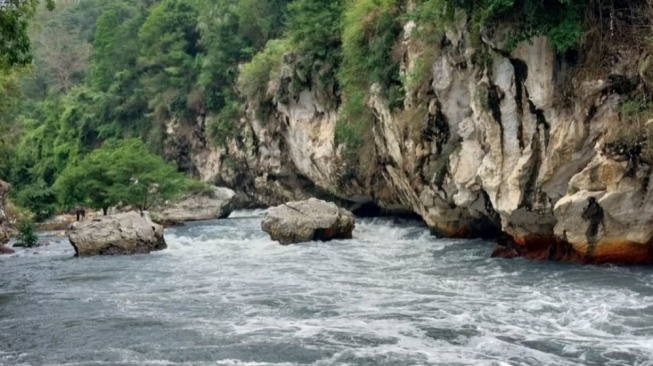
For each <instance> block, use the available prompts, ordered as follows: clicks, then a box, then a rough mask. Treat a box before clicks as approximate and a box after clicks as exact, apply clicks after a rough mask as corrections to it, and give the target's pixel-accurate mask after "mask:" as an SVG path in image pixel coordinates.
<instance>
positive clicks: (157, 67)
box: [0, 0, 587, 219]
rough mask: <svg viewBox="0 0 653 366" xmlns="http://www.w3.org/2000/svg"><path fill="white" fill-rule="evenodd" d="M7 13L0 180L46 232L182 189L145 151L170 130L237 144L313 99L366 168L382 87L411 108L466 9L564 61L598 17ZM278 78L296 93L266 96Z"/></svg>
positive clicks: (497, 6)
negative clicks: (256, 122)
mask: <svg viewBox="0 0 653 366" xmlns="http://www.w3.org/2000/svg"><path fill="white" fill-rule="evenodd" d="M5 3H6V2H5ZM9 3H10V4H13V5H9V7H5V8H0V30H1V32H0V34H2V36H0V162H2V163H1V164H0V176H2V177H3V178H4V179H7V180H9V181H10V182H11V183H12V184H13V185H14V187H15V188H16V189H15V190H14V192H13V193H12V195H13V198H14V199H15V200H16V201H17V202H18V203H19V204H20V205H21V206H23V207H26V208H28V209H30V210H31V211H33V212H34V213H35V214H36V215H37V218H38V219H43V218H45V217H47V216H49V215H51V214H52V213H53V212H55V211H56V210H58V209H65V208H68V207H70V206H71V205H74V204H87V205H91V206H92V207H96V208H103V209H104V208H106V207H108V206H110V205H113V204H116V203H118V202H123V203H125V202H128V203H130V204H134V205H136V206H139V207H140V208H146V207H147V206H149V205H150V204H151V203H152V202H150V199H149V195H148V192H154V191H153V188H152V187H154V185H158V192H160V193H161V196H162V197H167V196H168V193H167V189H168V187H167V185H166V184H164V182H163V181H161V180H160V179H159V178H160V177H161V176H162V175H163V172H165V175H170V176H173V177H174V179H172V181H174V182H176V181H178V180H180V179H181V178H179V177H178V176H177V175H176V173H175V168H174V167H172V166H171V165H166V164H163V161H162V160H160V159H159V158H156V157H155V156H154V155H151V154H150V152H151V153H154V154H161V153H162V152H163V151H164V146H163V139H164V131H165V130H166V123H168V122H170V121H171V120H175V121H177V122H179V123H180V124H182V125H183V124H186V125H190V124H195V123H197V121H198V118H200V117H201V118H202V120H203V121H205V124H202V126H203V127H202V128H204V129H205V131H202V134H203V135H204V136H202V137H203V138H206V139H207V140H209V142H210V143H212V144H218V145H226V144H225V142H226V141H227V140H229V139H231V138H233V137H238V136H239V135H241V134H244V133H245V132H244V131H240V130H239V123H238V121H239V119H240V118H241V117H242V115H243V113H244V111H245V103H246V102H249V103H250V107H256V106H257V105H258V107H259V109H262V110H263V109H265V108H268V109H267V110H270V106H271V105H272V103H273V102H274V101H277V102H278V101H282V102H286V101H288V99H289V98H293V97H295V96H296V94H297V93H298V92H299V91H301V90H303V89H304V88H314V89H320V88H322V89H329V90H331V91H332V93H331V94H333V95H335V99H336V100H331V101H328V102H329V103H332V104H333V105H337V106H338V107H340V111H341V115H340V118H339V120H338V123H337V126H336V142H338V143H343V144H345V145H346V148H347V149H346V151H348V152H349V154H348V156H349V157H350V158H356V157H357V155H356V154H357V150H358V149H359V148H360V147H361V146H363V145H364V141H366V139H367V136H368V134H369V131H370V130H371V126H372V122H373V120H374V116H373V115H372V114H371V111H370V109H369V108H368V107H367V103H368V98H369V95H370V90H371V88H372V87H374V88H375V91H376V92H378V93H380V94H381V96H382V97H384V98H385V100H387V101H388V103H389V105H390V107H391V108H395V109H397V108H402V107H403V105H404V102H405V101H404V98H405V95H406V93H409V94H410V93H412V92H413V91H416V90H418V89H419V87H420V85H427V84H428V78H429V72H430V71H429V70H430V67H429V65H430V63H429V61H430V59H432V57H433V53H432V52H431V53H429V52H428V51H429V50H434V49H436V48H437V47H439V46H440V44H441V34H442V33H441V31H442V29H443V27H444V26H445V25H447V24H450V23H451V22H453V21H456V19H457V17H459V14H460V12H459V11H458V10H460V9H462V10H464V11H465V13H466V14H468V15H469V19H470V21H469V22H468V25H467V26H468V27H469V29H470V30H471V31H472V34H473V35H474V37H475V38H476V40H478V39H480V37H481V33H482V31H483V30H485V31H488V29H489V30H491V28H492V27H493V25H494V24H496V23H497V20H501V19H505V20H508V21H510V22H511V24H514V27H513V28H514V32H513V34H512V35H511V41H512V43H513V44H516V42H519V41H522V40H527V39H530V38H531V37H533V36H537V35H546V36H548V37H549V38H550V39H551V40H552V41H553V44H554V45H555V47H556V49H557V50H558V51H559V52H565V51H567V50H569V49H572V48H574V47H575V46H576V45H577V43H578V41H579V39H580V38H581V35H582V32H583V28H582V25H583V24H584V23H583V20H584V19H583V16H584V12H585V11H586V10H587V4H586V3H585V2H580V1H577V0H551V1H544V2H543V1H536V0H523V1H516V0H473V1H472V0H416V1H415V2H414V6H409V5H408V3H407V1H405V0H84V1H77V0H59V1H57V2H56V5H57V6H56V9H54V10H52V7H51V5H53V4H54V3H53V1H51V0H48V1H41V2H40V4H41V5H40V7H41V8H40V10H39V11H38V12H37V11H36V9H37V7H38V6H39V1H38V0H29V1H18V0H11V1H9ZM46 5H47V8H50V11H48V10H46ZM457 9H458V10H457ZM31 17H34V18H35V20H34V22H33V26H32V27H31V28H29V29H28V27H27V24H28V23H27V20H28V19H30V18H31ZM408 20H414V21H416V22H417V24H418V27H416V28H415V29H416V30H415V31H416V32H420V34H419V37H418V38H419V39H420V40H421V42H422V43H421V44H420V47H421V48H423V49H424V52H423V54H422V57H424V60H421V62H422V63H423V65H425V66H424V67H423V68H421V70H422V71H421V72H419V73H417V75H402V74H401V72H400V61H401V60H400V59H398V56H397V55H398V53H397V49H400V47H401V34H402V32H403V29H404V25H405V24H406V22H407V21H408ZM30 39H31V41H30ZM399 54H400V53H399ZM289 55H290V56H291V57H289ZM281 75H284V77H286V76H290V79H291V81H290V85H283V86H279V85H278V84H279V83H277V84H275V83H270V82H271V81H275V80H276V79H279V76H281ZM276 81H278V80H276ZM275 86H276V88H275ZM281 87H284V88H286V89H284V90H282V91H281V92H282V93H285V95H278V94H279V93H280V91H279V90H280V88H281ZM275 93H277V94H276V95H275ZM259 112H260V111H259ZM125 139H126V140H125ZM121 140H125V141H124V142H120V141H121ZM136 141H139V142H138V143H137V142H136ZM140 141H142V142H144V143H142V142H140ZM134 156H140V158H138V159H132V160H134V161H131V160H130V159H131V158H133V157H134ZM112 159H113V160H112ZM119 164H124V166H122V165H121V166H119ZM134 164H142V165H134ZM162 164H163V165H162ZM150 168H151V169H153V170H152V172H156V173H152V174H153V175H152V176H149V175H147V174H145V173H142V172H144V171H147V169H150ZM138 172H141V173H138ZM139 174H140V175H139ZM142 174H145V175H142ZM148 174H149V173H148ZM132 178H134V179H138V182H139V184H131V183H130V180H129V179H132ZM119 191H120V192H119Z"/></svg>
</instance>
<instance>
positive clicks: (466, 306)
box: [0, 211, 653, 366]
mask: <svg viewBox="0 0 653 366" xmlns="http://www.w3.org/2000/svg"><path fill="white" fill-rule="evenodd" d="M262 214H263V213H262V212H261V211H259V212H240V213H236V214H234V215H233V217H232V218H231V219H227V220H221V221H215V222H207V223H197V224H192V225H188V226H186V227H183V228H178V229H172V230H168V231H167V232H166V239H167V241H168V245H169V248H168V249H167V250H165V251H162V252H158V253H154V254H151V255H145V256H130V257H96V258H80V259H78V258H73V253H74V252H73V249H72V247H71V246H70V245H69V244H68V242H67V241H66V240H65V239H52V238H51V239H52V240H55V242H54V243H53V244H51V245H50V246H48V247H45V248H40V249H33V250H26V251H20V252H18V253H17V254H15V255H12V256H5V257H0V364H1V365H217V366H227V365H257V366H263V365H316V366H323V365H369V366H375V365H501V366H503V365H629V366H630V365H653V270H651V269H649V268H645V267H629V268H624V267H591V266H588V267H582V266H578V265H569V264H557V263H536V262H530V261H525V260H512V261H510V260H503V259H491V258H490V253H491V250H492V244H491V243H489V242H484V241H480V240H479V241H456V240H445V239H437V238H434V237H432V236H429V234H428V230H426V229H425V228H424V227H421V226H420V225H418V224H416V223H405V222H404V223H402V222H393V221H392V220H385V219H375V220H359V222H358V225H357V228H356V231H355V233H354V236H355V239H354V240H352V241H335V242H330V243H311V244H304V245H295V246H287V247H284V246H281V245H278V244H275V243H274V242H272V241H271V240H270V239H269V238H268V237H267V236H266V234H265V233H263V232H261V231H260V229H259V225H260V220H261V217H262Z"/></svg>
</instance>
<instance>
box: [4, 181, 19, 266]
mask: <svg viewBox="0 0 653 366" xmlns="http://www.w3.org/2000/svg"><path fill="white" fill-rule="evenodd" d="M10 189H11V184H9V183H7V182H5V181H3V180H0V255H2V254H12V253H14V250H13V249H11V248H7V247H5V246H4V244H7V243H8V242H9V239H10V238H11V237H12V236H13V235H15V234H16V227H15V226H14V225H13V224H12V222H11V221H10V220H9V217H8V216H7V213H6V212H5V196H6V195H7V192H9V190H10Z"/></svg>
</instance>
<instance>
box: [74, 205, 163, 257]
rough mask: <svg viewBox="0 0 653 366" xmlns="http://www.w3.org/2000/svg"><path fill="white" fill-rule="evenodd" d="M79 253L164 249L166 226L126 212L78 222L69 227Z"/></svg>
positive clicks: (92, 253) (108, 253) (98, 253)
mask: <svg viewBox="0 0 653 366" xmlns="http://www.w3.org/2000/svg"><path fill="white" fill-rule="evenodd" d="M67 234H68V239H69V240H70V243H71V244H72V246H73V247H74V248H75V254H76V256H93V255H124V254H146V253H150V252H153V251H157V250H163V249H165V248H166V247H167V246H166V242H165V239H164V238H163V226H161V225H159V224H156V223H154V222H152V220H151V219H150V217H149V214H147V213H144V214H142V215H141V214H140V213H138V212H126V213H120V214H116V215H111V216H102V217H97V218H95V219H92V220H89V221H80V222H75V223H74V224H72V225H71V226H70V228H69V229H68V231H67Z"/></svg>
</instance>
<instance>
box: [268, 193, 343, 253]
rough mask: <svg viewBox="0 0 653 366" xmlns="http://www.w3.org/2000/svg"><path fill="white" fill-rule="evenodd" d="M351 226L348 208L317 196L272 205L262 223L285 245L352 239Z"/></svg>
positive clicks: (274, 238) (271, 235)
mask: <svg viewBox="0 0 653 366" xmlns="http://www.w3.org/2000/svg"><path fill="white" fill-rule="evenodd" d="M354 227H355V220H354V216H353V215H352V213H351V212H349V211H347V210H345V209H343V208H339V207H338V206H336V205H335V204H334V203H329V202H325V201H321V200H317V199H309V200H307V201H299V202H289V203H287V204H284V205H281V206H277V207H272V208H270V209H268V211H267V213H266V215H265V218H264V219H263V222H262V223H261V228H262V229H263V231H265V232H266V233H268V234H270V237H271V238H272V240H276V241H278V242H280V243H281V244H284V245H288V244H294V243H304V242H309V241H329V240H333V239H351V238H352V231H353V230H354Z"/></svg>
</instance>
